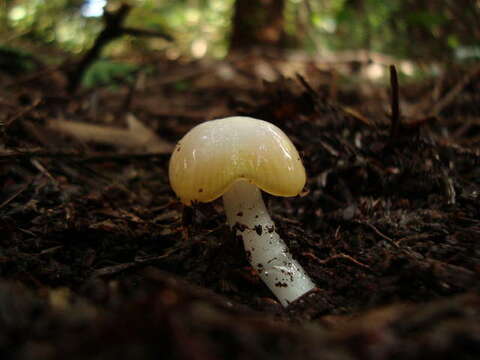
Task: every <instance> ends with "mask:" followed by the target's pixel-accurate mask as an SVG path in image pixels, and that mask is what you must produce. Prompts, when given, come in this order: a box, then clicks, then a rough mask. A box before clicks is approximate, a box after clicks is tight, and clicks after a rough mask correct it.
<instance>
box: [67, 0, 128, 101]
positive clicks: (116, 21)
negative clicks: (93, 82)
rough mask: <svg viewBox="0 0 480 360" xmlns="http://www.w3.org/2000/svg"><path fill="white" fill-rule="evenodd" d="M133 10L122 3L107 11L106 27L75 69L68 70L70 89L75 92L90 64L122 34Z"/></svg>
mask: <svg viewBox="0 0 480 360" xmlns="http://www.w3.org/2000/svg"><path fill="white" fill-rule="evenodd" d="M130 10H131V6H130V5H127V4H122V5H121V6H120V8H119V9H118V10H117V11H115V12H108V11H107V12H105V14H104V15H103V20H104V21H105V28H104V29H103V30H102V31H101V32H100V34H99V35H98V37H97V38H96V39H95V43H94V44H93V46H92V47H91V48H90V50H88V52H87V53H86V54H85V55H84V56H83V58H82V59H81V60H80V62H79V63H78V65H77V66H76V67H75V69H73V70H71V71H69V72H68V91H69V92H72V93H73V92H75V91H76V90H77V88H78V86H79V85H80V82H81V81H82V78H83V75H84V74H85V72H86V71H87V69H88V68H89V67H90V65H91V64H92V63H93V62H94V61H95V60H96V59H97V58H98V57H99V55H100V52H101V51H102V49H103V48H104V47H105V46H106V45H107V44H108V43H109V42H111V41H112V40H114V39H116V38H118V37H120V36H121V35H122V25H123V22H124V21H125V18H126V17H127V15H128V13H129V12H130Z"/></svg>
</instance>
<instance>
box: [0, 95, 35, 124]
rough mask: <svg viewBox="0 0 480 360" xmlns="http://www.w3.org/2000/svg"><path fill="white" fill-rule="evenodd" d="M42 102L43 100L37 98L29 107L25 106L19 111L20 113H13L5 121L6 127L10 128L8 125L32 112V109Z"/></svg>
mask: <svg viewBox="0 0 480 360" xmlns="http://www.w3.org/2000/svg"><path fill="white" fill-rule="evenodd" d="M41 103H42V100H41V99H36V100H35V101H34V102H33V104H32V105H30V106H29V107H27V108H25V109H22V110H21V111H19V112H18V113H16V114H15V115H13V116H12V117H11V118H10V119H8V120H6V121H5V129H8V127H10V126H11V125H12V124H13V123H14V122H15V121H16V120H17V119H19V118H21V117H23V116H25V115H27V114H28V113H29V112H31V111H32V110H34V109H35V108H36V107H37V106H38V105H40V104H41Z"/></svg>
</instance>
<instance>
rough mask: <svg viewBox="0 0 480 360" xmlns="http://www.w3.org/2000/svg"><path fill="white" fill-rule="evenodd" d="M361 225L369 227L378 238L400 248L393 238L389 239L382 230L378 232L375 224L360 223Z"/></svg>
mask: <svg viewBox="0 0 480 360" xmlns="http://www.w3.org/2000/svg"><path fill="white" fill-rule="evenodd" d="M358 223H359V224H364V225H367V226H368V227H369V228H370V229H372V230H373V231H374V232H375V233H376V234H377V235H378V236H380V237H382V238H383V239H385V240H387V241H388V242H390V243H391V244H393V245H395V247H398V244H397V243H396V242H395V240H393V239H392V238H391V237H388V236H387V235H385V234H383V233H382V232H381V231H380V230H378V229H377V228H376V227H375V226H374V225H373V224H370V223H369V222H360V221H359V222H358Z"/></svg>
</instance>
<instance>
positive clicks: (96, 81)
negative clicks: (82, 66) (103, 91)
mask: <svg viewBox="0 0 480 360" xmlns="http://www.w3.org/2000/svg"><path fill="white" fill-rule="evenodd" d="M138 70H139V67H138V66H135V65H131V64H126V63H121V62H116V61H110V60H107V59H103V60H99V61H97V62H95V63H94V64H93V65H92V66H91V67H90V68H89V69H88V70H87V72H86V73H85V76H84V77H83V80H82V84H83V86H84V87H86V88H91V87H97V86H105V85H115V84H116V83H119V82H122V83H124V82H131V81H133V79H134V74H135V72H136V71H138Z"/></svg>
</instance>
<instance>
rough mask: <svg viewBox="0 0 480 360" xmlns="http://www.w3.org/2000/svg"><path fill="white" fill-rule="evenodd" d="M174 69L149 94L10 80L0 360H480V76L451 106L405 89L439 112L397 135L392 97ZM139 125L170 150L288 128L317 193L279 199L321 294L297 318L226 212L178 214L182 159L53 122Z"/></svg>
mask: <svg viewBox="0 0 480 360" xmlns="http://www.w3.org/2000/svg"><path fill="white" fill-rule="evenodd" d="M158 66H159V69H160V70H161V71H160V73H161V74H163V76H162V75H159V76H158V77H155V78H151V79H148V81H147V85H145V86H143V87H134V86H131V85H128V84H127V85H125V84H120V85H119V86H118V87H117V88H116V89H111V88H98V89H89V90H81V91H79V92H78V93H77V94H69V93H68V92H66V90H65V88H66V86H65V77H64V75H62V74H61V73H59V72H58V71H43V72H42V71H40V72H38V73H36V74H33V75H32V74H28V75H25V76H24V77H22V78H13V77H12V76H10V75H9V74H2V75H1V76H0V85H1V88H2V89H3V91H2V93H1V94H0V110H1V111H0V112H1V113H2V115H1V116H2V117H1V118H0V119H1V120H2V123H3V126H2V138H3V140H4V144H5V146H4V148H3V149H2V150H1V152H0V166H1V167H0V171H1V173H0V179H1V181H0V184H1V186H2V188H1V199H0V229H1V230H0V231H1V234H2V236H1V237H0V277H1V281H0V358H1V359H2V360H9V359H36V360H38V359H86V358H89V359H157V358H166V359H195V360H197V359H198V360H206V359H263V360H266V359H302V360H306V359H339V360H349V359H352V360H353V359H362V360H364V359H372V360H373V359H375V360H381V359H388V360H392V359H429V358H435V359H451V358H455V359H478V358H480V245H479V244H480V205H479V204H480V151H479V149H480V137H479V133H480V122H479V119H480V114H479V109H478V100H479V99H478V89H479V88H480V76H478V74H476V73H475V75H472V74H471V73H470V72H469V70H468V69H465V70H462V71H459V72H457V73H455V74H449V77H446V78H445V79H443V81H442V87H441V88H439V89H436V90H435V91H436V92H437V93H439V94H440V98H439V99H437V100H436V99H435V98H433V100H432V97H430V94H431V93H432V91H434V84H432V83H430V82H424V83H421V84H408V85H405V86H403V87H401V92H400V94H401V96H402V98H401V99H406V100H405V102H402V101H403V100H401V101H400V109H401V110H404V111H405V112H406V110H405V109H406V106H407V101H408V104H411V103H412V99H427V100H431V102H430V103H429V104H430V106H428V103H427V106H426V107H425V106H424V107H423V108H424V109H427V111H424V112H423V113H421V114H420V115H405V116H404V117H400V118H398V119H397V121H398V124H397V126H396V129H395V130H393V125H392V124H391V122H390V120H389V115H388V114H386V112H388V111H389V109H390V100H389V98H388V93H389V89H388V88H387V89H384V88H381V87H380V86H379V87H378V89H379V90H378V91H376V92H375V93H372V92H369V93H364V92H362V91H361V89H360V88H361V86H360V85H361V84H359V85H358V86H357V87H352V86H351V85H350V88H347V86H342V85H341V84H337V85H336V86H337V87H338V89H336V91H335V94H334V95H332V93H333V92H332V91H331V90H332V86H333V85H332V80H331V77H330V78H329V79H328V81H327V82H325V81H323V80H322V79H324V77H325V75H328V74H325V73H322V74H321V76H320V75H319V74H320V73H317V76H318V77H314V76H313V75H311V77H309V76H305V77H304V78H298V79H294V80H285V79H277V80H276V81H274V82H271V83H267V84H261V83H260V82H258V81H252V84H251V85H249V86H246V85H245V84H247V83H248V82H249V79H250V78H249V76H252V75H251V74H247V75H248V76H247V75H245V68H244V69H241V68H236V69H235V70H237V76H238V77H239V78H241V79H240V80H242V81H240V80H239V81H237V82H229V81H221V79H218V78H215V79H212V75H211V74H210V73H209V71H206V70H205V69H204V68H202V67H201V65H199V64H189V65H187V64H183V65H181V64H173V63H167V62H165V63H162V64H160V65H158ZM222 66H224V64H223V65H222ZM197 69H198V71H197ZM207 70H208V69H207ZM165 74H168V75H169V76H170V80H168V81H166V80H165ZM172 74H173V75H172ZM469 74H470V75H471V76H470V77H469V78H466V77H465V76H469ZM175 76H177V77H175ZM242 77H243V78H242ZM327 77H328V76H327ZM465 79H466V80H465ZM237 80H238V79H237ZM462 81H463V83H462ZM458 83H460V84H461V85H462V86H460V87H457V88H458V89H457V90H455V91H456V93H453V95H454V96H453V98H452V99H450V100H448V99H447V100H448V101H445V103H444V104H442V106H441V107H437V108H435V105H436V104H438V103H439V102H440V101H441V99H445V96H447V95H449V91H450V90H451V89H454V88H455V85H456V84H458ZM185 84H186V85H187V86H186V87H185V86H184V85H185ZM180 85H182V86H180ZM379 94H380V95H379ZM422 96H423V97H422ZM397 100H398V99H397ZM394 102H395V101H394ZM413 103H420V101H417V102H415V101H413ZM423 105H425V102H423ZM431 108H435V109H436V111H435V113H429V111H428V110H429V109H431ZM353 109H355V110H353ZM126 114H134V115H135V116H136V118H137V119H138V120H139V121H140V122H142V123H143V124H144V125H145V126H147V127H148V128H150V129H153V131H154V132H155V134H156V135H158V136H159V137H161V138H162V139H163V140H166V141H169V142H171V143H172V144H173V143H175V142H176V141H177V140H178V139H180V138H181V136H182V135H184V134H185V133H186V132H187V131H188V130H189V129H190V128H191V127H193V126H195V125H196V124H198V123H200V122H202V121H204V120H206V119H211V118H218V117H222V116H227V115H232V114H238V115H249V116H254V117H258V118H261V119H264V120H267V121H270V122H272V123H274V124H276V125H277V126H279V127H280V128H281V129H283V130H284V131H285V133H287V134H288V135H289V137H290V138H291V139H292V141H293V142H294V143H295V145H296V146H297V148H298V149H299V151H300V153H301V155H302V158H303V161H304V164H305V167H306V169H307V173H308V183H307V186H306V188H305V191H304V192H303V193H302V195H301V196H299V197H295V198H278V197H273V196H270V195H267V194H265V196H264V198H265V200H266V203H267V204H268V207H269V209H270V212H271V214H272V217H273V219H274V221H275V223H276V226H277V228H278V231H279V232H280V234H281V236H282V238H283V239H284V240H285V241H286V242H287V244H288V246H289V248H290V250H291V252H292V253H293V254H294V257H295V258H296V259H298V261H299V262H300V263H301V264H302V266H303V267H304V268H305V270H306V271H307V273H308V274H310V276H311V277H312V279H313V280H314V282H315V283H316V284H317V289H315V290H313V291H312V292H310V293H308V294H306V295H305V296H303V297H302V298H300V299H299V300H297V301H296V302H294V303H292V304H290V306H288V307H287V308H283V307H282V306H281V305H280V304H279V303H278V302H277V300H276V299H275V298H274V297H273V295H272V294H271V293H270V292H269V290H268V288H267V287H266V286H265V285H264V284H263V283H262V282H261V280H260V279H259V277H258V275H257V274H256V273H255V271H254V270H253V269H252V268H251V266H250V265H249V263H248V261H247V257H246V254H245V252H244V250H243V246H242V244H241V243H240V242H239V241H238V240H237V239H236V237H235V235H234V234H233V233H232V232H231V231H230V229H229V228H228V227H227V226H226V225H225V216H224V213H223V208H222V204H221V201H219V200H217V201H215V202H213V203H209V204H196V205H195V206H194V207H193V208H189V207H184V206H183V205H182V204H181V203H180V202H179V201H178V199H177V198H176V196H175V194H174V193H173V192H172V190H171V189H170V186H169V182H168V161H169V154H168V153H155V152H149V151H145V149H139V148H138V147H135V145H131V144H130V145H129V144H125V146H123V145H122V144H118V143H116V144H113V143H109V142H108V141H107V143H101V142H100V143H99V142H98V141H97V142H94V141H88V139H87V140H85V138H83V139H82V140H79V139H78V138H76V137H75V136H74V135H73V136H72V135H71V134H70V135H67V134H63V133H59V132H55V131H54V130H52V129H51V128H49V126H48V123H49V121H51V120H52V119H62V120H68V121H71V122H84V123H89V124H93V125H102V126H111V127H117V128H125V127H126V125H125V121H126V120H125V115H126ZM127 145H128V146H127Z"/></svg>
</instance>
